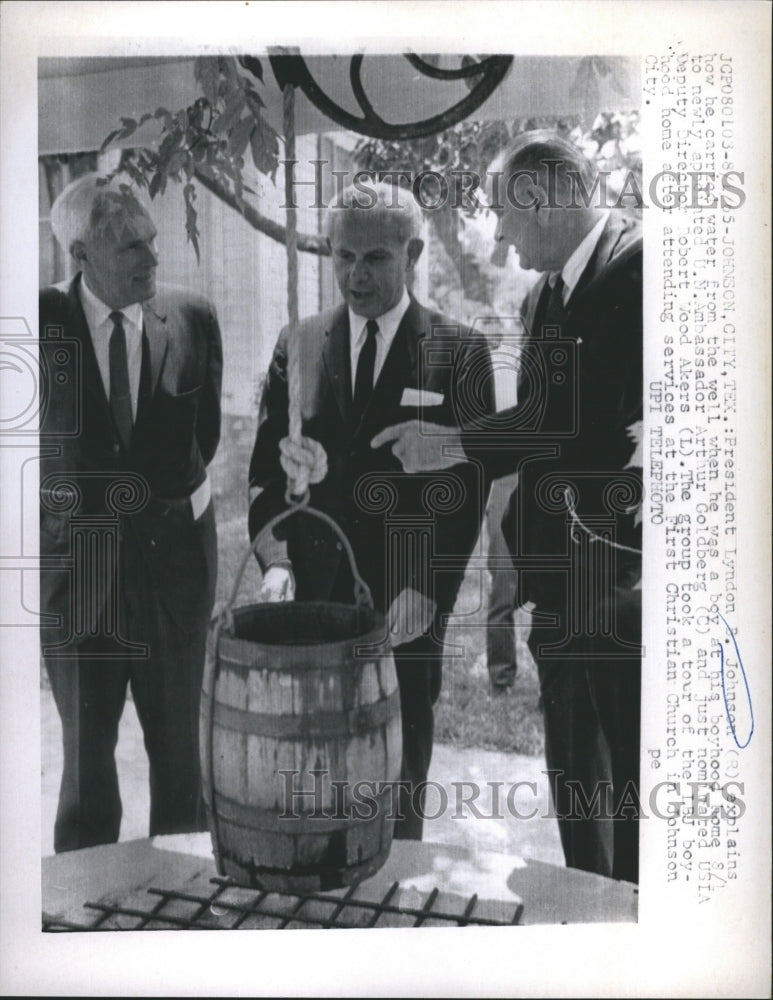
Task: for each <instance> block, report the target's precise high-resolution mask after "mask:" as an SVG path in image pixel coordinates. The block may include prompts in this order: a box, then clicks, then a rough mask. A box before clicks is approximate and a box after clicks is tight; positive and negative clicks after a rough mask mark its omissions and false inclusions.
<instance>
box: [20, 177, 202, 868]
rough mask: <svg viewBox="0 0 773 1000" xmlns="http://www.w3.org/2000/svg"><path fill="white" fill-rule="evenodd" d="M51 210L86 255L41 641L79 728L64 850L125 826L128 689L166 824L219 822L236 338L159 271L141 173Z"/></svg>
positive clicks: (68, 731) (43, 332)
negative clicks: (225, 361)
mask: <svg viewBox="0 0 773 1000" xmlns="http://www.w3.org/2000/svg"><path fill="white" fill-rule="evenodd" d="M51 221H52V227H53V230H54V235H55V236H56V238H57V240H58V241H59V242H60V243H61V245H62V247H63V248H64V249H65V250H66V251H68V252H69V253H70V254H71V255H72V258H73V260H74V261H75V264H76V267H77V274H76V276H75V278H74V279H73V280H72V281H71V282H70V283H69V284H65V285H62V286H55V287H51V288H45V289H43V290H42V291H41V294H40V351H41V363H42V368H43V371H44V373H45V374H46V379H45V381H44V384H43V393H42V398H43V405H42V407H41V418H40V444H41V447H40V452H41V474H40V486H41V493H40V498H41V517H40V552H41V574H40V587H41V610H42V615H43V617H42V625H41V642H42V647H43V655H44V660H45V665H46V669H47V672H48V676H49V678H50V681H51V688H52V690H53V694H54V699H55V701H56V705H57V709H58V711H59V715H60V717H61V720H62V730H63V742H64V769H63V774H62V783H61V789H60V794H59V807H58V812H57V817H56V825H55V832H54V846H55V850H56V851H57V852H59V851H67V850H73V849H77V848H82V847H89V846H92V845H96V844H103V843H111V842H114V841H116V840H117V839H118V835H119V831H120V823H121V799H120V795H119V790H118V779H117V774H116V765H115V756H114V753H115V747H116V742H117V738H118V724H119V720H120V718H121V713H122V711H123V707H124V702H125V699H126V693H127V688H130V689H131V692H132V697H133V700H134V705H135V708H136V710H137V714H138V716H139V720H140V723H141V725H142V729H143V734H144V738H145V747H146V750H147V753H148V758H149V762H150V833H151V835H153V834H163V833H174V832H182V831H189V830H195V829H203V828H205V827H206V823H205V817H204V814H203V811H202V803H201V793H200V780H201V779H200V770H199V755H198V705H199V694H200V687H201V675H202V669H203V661H204V646H205V640H206V631H207V624H208V621H209V615H210V613H211V609H212V602H213V598H214V587H215V574H216V565H217V539H216V534H215V519H214V511H213V505H212V500H211V496H210V489H209V482H208V479H207V471H206V467H207V465H208V464H209V462H211V460H212V458H213V456H214V454H215V450H216V448H217V445H218V441H219V437H220V382H221V370H222V350H221V341H220V330H219V327H218V323H217V319H216V316H215V313H214V310H213V308H212V306H211V305H210V303H208V302H207V301H206V300H205V299H203V298H201V297H199V296H196V295H191V294H189V293H187V292H184V291H182V290H179V289H173V288H170V287H162V286H158V287H157V286H156V278H155V273H156V266H157V264H158V257H157V254H156V247H155V237H156V228H155V226H154V224H153V221H152V219H151V217H150V215H149V214H148V211H147V210H146V208H144V207H143V205H142V204H141V203H140V201H139V200H138V198H137V197H136V195H135V194H134V193H133V192H132V191H131V190H130V189H129V188H128V187H127V186H126V185H123V184H120V183H119V182H117V181H115V180H113V181H111V182H110V183H109V184H105V183H104V181H102V180H100V178H99V177H98V175H97V174H88V175H86V176H84V177H81V178H79V179H78V180H77V181H75V182H73V183H72V184H71V185H69V186H68V187H67V188H66V189H65V190H64V191H63V192H62V194H61V195H60V196H59V198H58V199H57V200H56V202H55V203H54V205H53V207H52V211H51Z"/></svg>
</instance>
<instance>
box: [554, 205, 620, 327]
mask: <svg viewBox="0 0 773 1000" xmlns="http://www.w3.org/2000/svg"><path fill="white" fill-rule="evenodd" d="M629 228H630V226H629V225H627V224H626V223H622V224H621V223H619V222H617V221H615V220H614V219H613V217H612V216H611V215H610V217H609V218H608V219H607V224H606V225H605V226H604V228H603V230H602V231H601V236H600V237H599V241H598V243H597V244H596V247H595V249H594V251H593V253H592V254H591V258H590V260H589V261H588V263H587V264H586V266H585V270H584V271H583V272H582V274H581V275H580V280H579V281H578V282H577V284H576V285H575V287H574V291H573V292H572V297H571V298H570V300H569V302H568V309H569V311H571V310H572V309H574V308H575V306H576V305H577V303H578V302H579V301H580V300H581V299H582V297H583V295H584V294H585V293H586V292H587V290H588V288H589V287H590V286H591V285H592V284H593V282H594V280H595V279H596V278H597V277H598V276H599V275H600V274H601V273H602V272H603V271H604V270H605V268H606V267H607V265H608V264H609V262H610V260H611V259H612V258H613V257H614V255H615V253H616V252H617V249H618V246H619V243H620V240H621V239H622V237H623V235H624V234H625V233H627V232H628V230H629Z"/></svg>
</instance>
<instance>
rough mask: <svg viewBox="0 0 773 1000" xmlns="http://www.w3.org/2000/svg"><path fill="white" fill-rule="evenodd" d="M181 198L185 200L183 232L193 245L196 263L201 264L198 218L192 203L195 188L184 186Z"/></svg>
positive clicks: (190, 185) (194, 198) (194, 196)
mask: <svg viewBox="0 0 773 1000" xmlns="http://www.w3.org/2000/svg"><path fill="white" fill-rule="evenodd" d="M183 198H184V199H185V232H186V233H187V235H188V239H189V240H190V242H191V243H192V244H193V250H194V252H195V254H196V263H197V264H200V263H201V253H200V251H199V228H198V225H197V221H198V216H197V213H196V208H195V205H194V202H195V200H196V188H195V187H194V185H193V184H190V183H189V184H186V185H185V187H184V188H183Z"/></svg>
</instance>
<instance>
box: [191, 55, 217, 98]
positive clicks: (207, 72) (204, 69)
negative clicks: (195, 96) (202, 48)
mask: <svg viewBox="0 0 773 1000" xmlns="http://www.w3.org/2000/svg"><path fill="white" fill-rule="evenodd" d="M194 73H195V76H196V80H197V82H198V83H199V84H200V86H201V90H202V93H203V94H204V96H205V97H206V99H207V100H208V101H209V103H210V105H211V106H212V107H214V106H215V105H216V104H217V85H218V82H219V80H220V70H219V68H218V60H217V58H215V57H213V56H202V57H200V58H199V59H197V60H196V63H195V65H194Z"/></svg>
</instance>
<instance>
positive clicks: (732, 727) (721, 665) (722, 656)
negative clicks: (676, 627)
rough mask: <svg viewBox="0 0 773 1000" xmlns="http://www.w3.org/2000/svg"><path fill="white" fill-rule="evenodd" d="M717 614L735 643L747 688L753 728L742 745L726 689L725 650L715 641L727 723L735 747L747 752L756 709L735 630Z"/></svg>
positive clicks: (750, 730)
mask: <svg viewBox="0 0 773 1000" xmlns="http://www.w3.org/2000/svg"><path fill="white" fill-rule="evenodd" d="M717 614H718V615H719V617H720V618H722V621H723V622H725V628H726V629H727V631H728V634H729V636H730V638H731V639H732V641H733V646H734V647H735V655H736V656H737V657H738V669H739V670H740V671H741V677H743V684H744V687H745V688H746V700H747V702H748V704H749V715H750V716H751V728H750V729H749V735H748V736H747V738H746V742H745V743H741V742H740V741H739V739H738V736H737V734H736V731H735V722H734V721H733V718H732V716H731V714H730V706H729V705H728V703H727V689H726V687H725V650H724V647H723V646H722V643H721V642H720V641H719V639H715V640H714V641H715V642H716V644H717V645H718V646H719V670H720V674H721V677H722V697H723V698H724V701H725V715H727V721H728V722H729V723H730V731H731V732H732V734H733V739H734V740H735V745H736V746H737V747H738V749H739V750H745V749H746V747H748V745H749V744H750V743H751V740H752V735H753V733H754V709H753V708H752V696H751V691H749V681H748V680H747V679H746V671H745V670H744V668H743V660H742V659H741V651H740V650H739V648H738V643H737V642H736V641H735V636H734V635H733V630H732V629H731V628H730V626H729V625H728V624H727V622H726V621H725V619H724V618H723V617H722V614H721V613H720V612H719V611H718V612H717Z"/></svg>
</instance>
